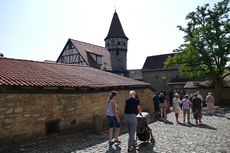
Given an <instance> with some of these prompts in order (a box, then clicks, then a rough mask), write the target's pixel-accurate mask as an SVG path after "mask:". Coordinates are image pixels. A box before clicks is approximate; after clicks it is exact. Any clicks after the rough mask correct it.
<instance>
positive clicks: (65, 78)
mask: <svg viewBox="0 0 230 153" xmlns="http://www.w3.org/2000/svg"><path fill="white" fill-rule="evenodd" d="M0 86H45V87H77V88H81V87H85V88H102V87H125V86H128V87H149V86H150V85H149V84H148V83H144V82H140V81H136V80H132V79H130V78H126V77H122V76H119V75H116V74H112V73H109V72H105V71H101V70H98V69H95V68H91V67H89V66H79V65H67V64H59V63H47V62H37V61H29V60H19V59H10V58H0Z"/></svg>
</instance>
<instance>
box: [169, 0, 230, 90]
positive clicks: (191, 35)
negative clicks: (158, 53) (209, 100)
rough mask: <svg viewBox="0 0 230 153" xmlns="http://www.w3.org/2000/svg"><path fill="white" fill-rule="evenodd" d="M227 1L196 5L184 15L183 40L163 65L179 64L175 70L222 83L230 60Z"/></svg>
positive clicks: (229, 26)
mask: <svg viewBox="0 0 230 153" xmlns="http://www.w3.org/2000/svg"><path fill="white" fill-rule="evenodd" d="M229 13H230V7H229V0H223V1H221V2H218V3H217V4H215V5H214V6H213V8H210V6H209V4H205V5H204V6H201V7H200V6H198V7H197V8H196V11H195V12H191V13H189V14H188V15H187V16H186V20H188V22H187V27H186V28H183V27H182V26H178V28H179V29H180V30H181V31H183V32H184V33H185V36H184V43H183V44H182V45H181V46H180V47H179V48H178V49H176V50H174V52H175V53H176V54H175V55H174V56H173V57H169V58H168V59H167V60H166V62H165V67H169V66H173V65H180V68H179V71H180V72H181V73H182V74H186V75H188V76H190V77H205V76H208V77H209V79H210V80H212V81H214V82H215V83H217V84H219V85H221V86H222V85H223V79H224V78H223V74H224V72H225V70H226V69H229V66H227V63H228V62H229V61H230V56H229V55H230V19H229Z"/></svg>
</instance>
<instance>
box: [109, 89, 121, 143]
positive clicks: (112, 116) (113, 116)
mask: <svg viewBox="0 0 230 153" xmlns="http://www.w3.org/2000/svg"><path fill="white" fill-rule="evenodd" d="M116 98H117V93H116V92H115V91H112V93H111V94H110V96H109V99H108V102H107V104H108V111H107V119H108V123H109V144H110V145H112V144H113V143H114V142H116V143H121V142H120V141H119V140H118V135H119V133H120V119H119V117H118V109H117V101H116ZM114 127H115V129H116V130H115V141H114V142H113V141H112V138H113V128H114Z"/></svg>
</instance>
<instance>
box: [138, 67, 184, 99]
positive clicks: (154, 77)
mask: <svg viewBox="0 0 230 153" xmlns="http://www.w3.org/2000/svg"><path fill="white" fill-rule="evenodd" d="M142 76H143V81H144V82H147V83H149V84H151V86H152V87H153V89H155V90H156V91H158V92H160V91H164V79H162V77H166V79H165V90H166V91H165V92H166V93H167V94H168V93H169V92H171V91H172V90H173V89H172V86H171V85H168V83H169V82H170V81H171V79H177V78H185V77H184V76H181V75H180V73H179V71H178V70H174V69H173V70H162V71H144V72H143V74H142Z"/></svg>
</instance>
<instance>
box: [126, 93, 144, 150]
mask: <svg viewBox="0 0 230 153" xmlns="http://www.w3.org/2000/svg"><path fill="white" fill-rule="evenodd" d="M138 113H139V114H140V115H141V116H142V114H141V107H140V102H139V100H138V98H137V97H136V92H135V91H133V90H131V91H130V92H129V98H128V99H126V101H125V123H126V126H127V128H128V133H129V141H128V152H132V151H133V147H134V146H135V145H136V144H135V140H134V134H135V131H136V127H137V117H136V116H137V114H138Z"/></svg>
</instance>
